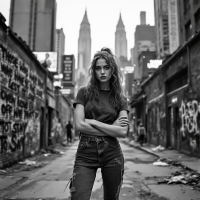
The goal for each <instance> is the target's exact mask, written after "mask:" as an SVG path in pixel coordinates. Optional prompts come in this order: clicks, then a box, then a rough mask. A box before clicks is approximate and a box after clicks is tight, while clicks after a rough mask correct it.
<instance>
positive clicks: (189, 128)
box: [180, 100, 200, 152]
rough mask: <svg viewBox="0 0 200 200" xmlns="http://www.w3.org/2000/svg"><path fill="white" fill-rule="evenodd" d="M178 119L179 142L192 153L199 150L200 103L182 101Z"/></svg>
mask: <svg viewBox="0 0 200 200" xmlns="http://www.w3.org/2000/svg"><path fill="white" fill-rule="evenodd" d="M180 117H181V129H180V132H181V141H182V143H185V145H187V147H188V148H189V150H191V151H193V152H194V151H195V150H197V149H199V148H200V103H199V102H198V101H197V100H193V101H186V102H184V101H182V103H181V106H180Z"/></svg>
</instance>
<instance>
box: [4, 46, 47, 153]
mask: <svg viewBox="0 0 200 200" xmlns="http://www.w3.org/2000/svg"><path fill="white" fill-rule="evenodd" d="M43 88H44V83H43V80H42V79H41V78H40V77H39V76H38V75H37V73H36V72H35V71H33V70H32V69H31V67H30V66H28V65H27V63H25V61H24V60H23V59H22V58H20V57H19V55H18V54H17V53H15V52H12V51H11V50H8V49H7V48H6V47H4V46H3V45H1V44H0V154H5V153H10V152H17V151H18V152H22V151H23V150H24V149H26V150H27V149H28V148H29V149H31V150H37V149H38V148H39V133H40V111H39V110H38V108H37V102H38V100H40V101H41V100H42V99H43Z"/></svg>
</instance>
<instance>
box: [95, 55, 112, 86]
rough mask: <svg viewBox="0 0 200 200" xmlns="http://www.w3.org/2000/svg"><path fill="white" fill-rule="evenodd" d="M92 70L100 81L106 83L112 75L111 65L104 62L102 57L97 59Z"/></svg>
mask: <svg viewBox="0 0 200 200" xmlns="http://www.w3.org/2000/svg"><path fill="white" fill-rule="evenodd" d="M94 70H95V74H96V77H97V79H98V80H99V82H100V83H106V82H109V81H110V78H111V75H112V71H111V67H110V66H109V65H108V64H107V63H106V60H105V59H104V58H99V59H98V60H97V62H96V66H95V68H94Z"/></svg>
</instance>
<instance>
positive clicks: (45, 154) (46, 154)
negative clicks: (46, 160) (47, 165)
mask: <svg viewBox="0 0 200 200" xmlns="http://www.w3.org/2000/svg"><path fill="white" fill-rule="evenodd" d="M43 155H44V156H45V157H47V156H51V154H50V153H44V154H43Z"/></svg>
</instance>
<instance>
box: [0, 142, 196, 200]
mask: <svg viewBox="0 0 200 200" xmlns="http://www.w3.org/2000/svg"><path fill="white" fill-rule="evenodd" d="M77 145H78V140H76V141H75V142H74V143H73V144H72V145H68V146H66V147H63V148H62V152H63V154H62V155H57V156H54V157H52V158H51V159H50V160H49V161H45V158H44V160H42V159H41V158H40V159H41V162H46V165H44V166H43V167H40V168H34V169H32V170H20V171H13V172H10V173H8V174H6V175H5V176H1V180H0V184H1V189H2V187H3V186H2V185H5V188H4V189H5V190H0V199H1V200H3V199H26V200H29V199H31V200H33V199H41V200H44V199H55V200H59V199H65V200H67V199H70V198H69V195H70V194H69V189H68V188H67V189H66V190H65V187H66V185H67V183H68V181H69V179H70V178H71V174H72V168H73V162H74V157H75V153H76V149H77ZM121 146H122V149H123V152H124V156H125V174H124V181H123V185H122V189H121V192H120V200H129V199H135V200H136V199H137V200H147V199H151V200H167V199H176V200H191V199H193V200H199V199H200V198H199V197H200V192H199V191H196V190H192V189H191V187H189V186H183V185H180V184H176V185H167V184H159V185H158V184H157V182H158V181H159V180H161V179H162V178H164V177H167V176H169V175H170V174H171V173H173V172H176V171H178V170H179V169H178V168H177V167H175V166H167V167H161V166H154V165H153V164H152V163H153V162H155V161H156V160H157V157H155V156H153V155H152V154H149V153H146V152H144V151H141V150H139V149H135V148H133V147H130V146H129V145H127V144H126V143H125V142H124V140H121ZM6 183H7V184H6ZM9 183H10V185H12V187H10V188H9ZM14 183H17V184H14ZM6 188H7V189H6ZM102 195H103V190H102V179H101V172H100V170H98V173H97V176H96V180H95V184H94V187H93V192H92V197H91V200H102V199H103V197H102Z"/></svg>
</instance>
